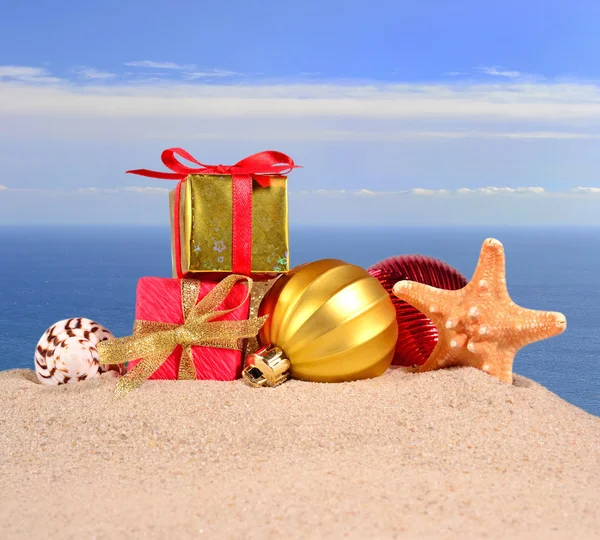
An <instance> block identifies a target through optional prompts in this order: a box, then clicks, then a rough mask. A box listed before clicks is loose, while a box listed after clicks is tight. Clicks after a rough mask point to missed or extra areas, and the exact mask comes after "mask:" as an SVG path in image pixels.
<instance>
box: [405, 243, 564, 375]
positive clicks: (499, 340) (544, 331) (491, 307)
mask: <svg viewBox="0 0 600 540" xmlns="http://www.w3.org/2000/svg"><path fill="white" fill-rule="evenodd" d="M505 266H506V265H505V257H504V247H503V246H502V244H501V243H500V242H499V241H498V240H495V239H494V238H488V239H487V240H485V242H484V243H483V246H482V248H481V253H480V255H479V262H478V263H477V268H476V269H475V273H474V274H473V278H472V279H471V281H470V282H469V283H468V284H467V285H466V286H465V287H463V288H462V289H459V290H457V291H447V290H443V289H436V288H434V287H430V286H429V285H424V284H422V283H416V282H413V281H400V282H398V283H396V285H395V286H394V289H393V291H394V294H395V295H396V296H397V297H398V298H400V299H401V300H404V301H405V302H407V303H408V304H410V305H412V306H413V307H415V308H416V309H418V310H419V311H421V312H422V313H424V314H425V315H426V316H427V317H429V318H430V319H431V320H432V321H433V323H434V324H435V326H436V328H437V330H438V342H437V345H436V347H435V349H434V350H433V352H432V353H431V355H430V356H429V358H428V359H427V361H426V362H425V363H424V364H423V365H422V366H419V367H418V368H416V371H417V372H423V371H432V370H435V369H440V368H446V367H453V366H471V367H475V368H477V369H480V370H482V371H485V372H486V373H488V374H489V375H493V376H495V377H498V378H499V379H500V380H502V381H504V382H507V383H509V384H512V380H513V377H512V368H513V361H514V357H515V355H516V353H517V351H518V350H519V349H521V348H522V347H524V346H525V345H528V344H530V343H533V342H535V341H540V340H542V339H547V338H550V337H552V336H556V335H558V334H561V333H562V332H564V330H565V329H566V327H567V320H566V317H565V316H564V315H563V314H562V313H558V312H553V311H537V310H532V309H525V308H522V307H520V306H518V305H517V304H515V303H514V302H513V301H512V299H511V298H510V296H509V294H508V290H507V288H506V270H505Z"/></svg>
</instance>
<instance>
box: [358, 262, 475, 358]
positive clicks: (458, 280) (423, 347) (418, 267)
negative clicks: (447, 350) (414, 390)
mask: <svg viewBox="0 0 600 540" xmlns="http://www.w3.org/2000/svg"><path fill="white" fill-rule="evenodd" d="M368 271H369V273H370V274H371V275H372V276H373V277H375V278H377V279H378V280H379V282H380V283H381V284H382V285H383V287H384V288H385V290H386V291H387V292H388V294H389V295H390V298H391V299H392V302H393V303H394V307H395V308H396V320H397V321H398V341H397V342H396V352H395V354H394V360H393V361H392V364H394V365H396V366H420V365H421V364H424V363H425V361H426V360H427V358H429V355H430V354H431V353H432V352H433V349H434V348H435V346H436V344H437V341H438V331H437V328H436V327H435V324H433V322H432V321H431V319H429V318H428V317H426V316H425V315H423V314H422V313H421V312H420V311H419V310H417V309H416V308H414V307H412V306H411V305H410V304H407V303H406V302H404V301H403V300H400V299H399V298H397V297H396V295H395V294H394V293H393V292H392V288H393V287H394V285H395V284H396V283H397V282H398V281H404V280H410V281H417V282H418V283H424V284H425V285H431V286H432V287H437V288H438V289H446V290H451V291H453V290H457V289H462V288H463V287H464V286H465V285H466V284H467V279H466V278H465V277H464V276H463V275H462V274H461V273H460V272H459V271H458V270H456V269H455V268H452V267H451V266H450V265H448V264H446V263H445V262H443V261H440V260H438V259H434V258H432V257H427V256H425V255H401V256H398V257H390V258H388V259H385V260H383V261H381V262H378V263H377V264H374V265H373V266H371V267H370V268H369V269H368Z"/></svg>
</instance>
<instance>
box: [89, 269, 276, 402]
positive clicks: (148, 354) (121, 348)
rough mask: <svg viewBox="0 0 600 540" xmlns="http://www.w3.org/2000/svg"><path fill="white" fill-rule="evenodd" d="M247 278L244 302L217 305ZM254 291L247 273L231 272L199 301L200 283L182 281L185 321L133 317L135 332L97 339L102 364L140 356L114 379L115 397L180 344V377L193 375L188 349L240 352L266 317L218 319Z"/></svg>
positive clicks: (138, 381)
mask: <svg viewBox="0 0 600 540" xmlns="http://www.w3.org/2000/svg"><path fill="white" fill-rule="evenodd" d="M240 281H246V283H247V284H248V290H247V292H246V296H245V298H244V300H243V301H242V302H241V303H240V304H239V305H237V306H235V307H234V308H231V309H225V310H217V309H216V308H217V307H218V306H219V305H220V304H221V303H222V302H223V300H225V298H226V297H227V296H228V295H229V293H230V292H231V290H232V289H233V287H234V285H235V284H236V283H238V282H240ZM251 291H252V280H251V279H250V278H248V277H246V276H240V275H235V274H234V275H231V276H228V277H226V278H225V279H224V280H223V281H221V282H220V283H218V284H217V285H216V286H215V288H214V289H212V290H211V291H210V292H209V293H208V294H207V295H206V296H205V297H204V298H202V299H201V300H200V301H199V302H198V303H197V304H196V300H197V299H198V294H199V292H200V281H199V280H193V279H183V280H181V307H182V311H183V320H184V322H183V324H176V323H163V322H157V321H144V320H137V321H135V325H134V329H133V335H132V336H127V337H123V338H115V339H109V340H107V341H102V342H100V343H98V345H97V350H98V356H99V360H100V363H101V364H123V363H125V362H130V361H133V360H137V359H141V360H140V362H139V363H138V364H137V365H136V366H135V367H134V368H133V369H132V370H131V371H129V372H128V373H127V374H126V375H125V376H123V377H121V378H120V379H119V381H118V382H117V386H116V389H115V395H116V397H122V396H124V395H125V394H127V393H128V392H130V391H131V390H134V389H136V388H138V387H139V386H141V385H142V384H143V383H144V382H145V381H146V380H147V379H148V378H149V377H150V375H152V374H153V373H154V372H155V371H156V370H157V369H158V368H159V367H160V366H161V365H162V364H163V363H164V362H165V360H166V359H167V358H168V357H169V356H170V355H171V354H172V353H173V351H174V350H175V348H176V347H178V346H181V347H182V352H181V360H180V362H179V372H178V379H180V380H189V379H195V378H196V368H195V366H194V360H193V356H192V349H191V348H192V347H194V346H195V347H217V348H222V349H234V350H241V348H242V340H243V339H246V338H251V337H254V336H256V335H257V334H258V331H259V330H260V329H261V327H262V325H263V324H264V323H265V321H266V320H267V317H268V315H265V316H263V317H253V318H251V319H246V320H242V321H222V320H221V321H218V320H215V319H218V318H220V317H223V316H224V315H227V314H228V313H231V312H233V311H235V310H236V309H238V308H239V307H240V306H242V305H243V304H244V303H245V302H246V300H247V299H248V297H249V296H250V293H251Z"/></svg>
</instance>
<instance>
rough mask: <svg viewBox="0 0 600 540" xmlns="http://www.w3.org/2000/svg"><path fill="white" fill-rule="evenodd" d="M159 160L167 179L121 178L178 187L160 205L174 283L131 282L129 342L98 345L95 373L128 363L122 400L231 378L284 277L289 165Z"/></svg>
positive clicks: (177, 153) (272, 160) (268, 160)
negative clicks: (168, 382) (148, 384)
mask: <svg viewBox="0 0 600 540" xmlns="http://www.w3.org/2000/svg"><path fill="white" fill-rule="evenodd" d="M178 158H183V159H185V160H187V161H191V162H193V163H195V164H197V165H198V167H189V166H187V165H185V164H183V163H182V162H181V161H179V159H178ZM162 161H163V163H164V164H165V165H166V166H167V167H168V168H169V169H170V170H171V171H172V172H169V173H167V172H157V171H151V170H147V169H138V170H133V171H128V172H130V173H133V174H138V175H143V176H148V177H152V178H161V179H167V180H174V181H177V185H176V187H175V188H174V189H173V190H172V191H171V192H170V197H169V201H170V216H171V247H172V267H173V278H157V277H142V278H140V279H139V281H138V285H137V292H136V310H135V325H134V332H133V335H132V336H129V337H127V338H120V339H117V340H110V341H107V342H105V343H103V349H102V351H101V358H100V361H101V362H102V363H103V364H115V363H124V362H127V363H128V366H127V374H126V375H125V377H123V378H122V379H121V380H120V381H119V383H118V384H119V385H120V386H121V390H122V392H123V393H126V392H127V391H128V390H130V389H132V388H134V387H137V386H139V385H140V384H142V383H143V382H144V381H145V380H146V379H203V380H208V379H213V380H221V381H227V380H234V379H237V378H239V377H240V376H241V371H242V363H243V357H244V356H245V355H247V354H248V353H249V352H252V350H253V349H255V348H256V343H257V342H256V337H255V336H256V334H257V333H258V330H259V329H260V326H261V325H262V323H263V322H264V320H263V319H261V318H258V317H257V312H258V305H259V304H260V301H261V299H262V297H263V296H264V294H265V293H266V292H267V290H268V288H269V286H270V285H271V284H272V283H273V281H274V279H276V278H277V276H279V275H281V274H282V273H285V272H287V271H288V270H289V246H288V214H287V212H288V209H287V206H288V205H287V176H286V175H287V173H289V172H290V171H291V170H292V169H294V168H295V167H296V165H295V164H294V162H293V161H292V159H291V158H290V157H289V156H286V155H285V154H282V153H280V152H274V151H266V152H260V153H258V154H255V155H253V156H250V157H248V158H245V159H244V160H242V161H240V162H238V163H237V164H236V165H232V166H223V165H218V166H207V165H204V164H202V163H200V162H198V161H196V160H195V159H194V158H193V157H192V156H191V155H190V154H188V153H187V152H185V151H184V150H182V149H180V148H173V149H169V150H165V151H164V152H163V154H162Z"/></svg>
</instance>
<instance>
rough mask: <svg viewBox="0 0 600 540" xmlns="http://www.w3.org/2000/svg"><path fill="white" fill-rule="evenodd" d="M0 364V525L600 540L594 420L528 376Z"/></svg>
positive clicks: (135, 533) (9, 532)
mask: <svg viewBox="0 0 600 540" xmlns="http://www.w3.org/2000/svg"><path fill="white" fill-rule="evenodd" d="M113 387H114V379H113V378H112V377H111V376H110V375H105V376H103V378H102V380H96V381H89V382H83V383H79V384H76V385H68V386H62V387H43V386H41V385H39V384H37V380H36V378H35V375H34V374H33V372H30V371H26V370H17V371H6V372H1V373H0V411H1V414H0V433H1V436H0V467H1V470H0V474H1V488H0V538H3V539H4V538H7V539H8V538H111V539H112V538H174V539H180V538H184V539H185V538H218V539H221V538H536V539H545V538H569V539H571V540H573V539H589V538H600V518H599V516H598V512H599V503H600V418H598V417H595V416H591V415H589V414H587V413H585V412H583V411H582V410H580V409H578V408H576V407H573V406H571V405H569V404H567V403H565V402H564V401H562V400H561V399H559V398H558V397H557V396H555V395H554V394H552V393H551V392H549V391H547V390H546V389H544V388H543V387H541V386H539V385H537V384H535V383H533V382H531V381H529V380H527V379H524V378H521V377H517V378H516V383H515V385H514V386H509V385H506V384H504V383H501V382H499V381H497V380H496V379H494V378H492V377H489V376H487V375H485V374H484V373H481V372H479V371H476V370H474V369H469V368H467V369H464V368H463V369H454V370H446V371H438V372H434V373H426V374H422V375H413V374H407V373H404V372H403V371H401V370H394V371H392V372H388V373H386V374H385V375H384V376H382V377H380V378H378V379H374V380H370V381H362V382H358V383H349V384H311V383H301V382H289V383H286V384H284V385H283V386H281V387H279V388H274V389H253V388H249V387H247V386H245V385H244V384H243V383H242V382H241V381H238V382H234V383H219V382H197V381H190V382H172V381H157V382H151V383H147V384H146V385H144V386H143V387H142V388H140V389H139V390H137V391H136V392H135V393H133V394H131V395H130V396H128V397H127V398H125V399H124V400H122V401H120V402H117V403H114V402H113V401H112V391H113Z"/></svg>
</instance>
